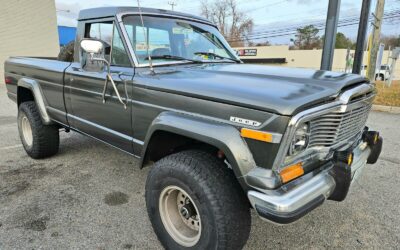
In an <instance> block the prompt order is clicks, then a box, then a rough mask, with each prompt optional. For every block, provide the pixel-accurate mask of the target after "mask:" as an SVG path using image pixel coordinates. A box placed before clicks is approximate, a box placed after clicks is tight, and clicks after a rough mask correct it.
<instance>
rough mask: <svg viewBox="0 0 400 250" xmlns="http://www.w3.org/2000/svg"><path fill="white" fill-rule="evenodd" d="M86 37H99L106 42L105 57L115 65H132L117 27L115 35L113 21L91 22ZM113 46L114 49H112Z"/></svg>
mask: <svg viewBox="0 0 400 250" xmlns="http://www.w3.org/2000/svg"><path fill="white" fill-rule="evenodd" d="M86 28H87V29H86V30H87V32H86V35H85V37H86V38H92V39H98V40H101V41H103V42H104V43H105V59H106V60H107V61H109V62H110V63H111V65H113V66H120V67H130V66H131V64H130V60H129V56H128V53H127V52H126V50H125V47H124V44H123V42H122V38H121V36H120V34H119V31H118V29H117V28H115V31H114V37H112V36H113V22H101V23H91V24H89V25H88V26H86ZM111 46H112V49H111Z"/></svg>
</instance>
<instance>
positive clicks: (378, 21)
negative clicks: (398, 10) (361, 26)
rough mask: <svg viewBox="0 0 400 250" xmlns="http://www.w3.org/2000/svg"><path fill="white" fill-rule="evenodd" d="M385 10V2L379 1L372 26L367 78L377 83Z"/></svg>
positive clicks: (383, 0)
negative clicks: (376, 74) (377, 66)
mask: <svg viewBox="0 0 400 250" xmlns="http://www.w3.org/2000/svg"><path fill="white" fill-rule="evenodd" d="M384 8H385V0H377V2H376V9H375V14H372V15H373V16H374V22H373V23H372V25H373V26H374V28H373V31H372V38H371V47H370V48H369V49H370V52H369V57H370V58H369V60H368V61H369V63H368V67H367V77H368V78H369V80H370V81H372V82H374V81H375V73H376V61H377V56H378V50H379V45H380V44H379V40H380V36H381V26H382V17H383V10H384Z"/></svg>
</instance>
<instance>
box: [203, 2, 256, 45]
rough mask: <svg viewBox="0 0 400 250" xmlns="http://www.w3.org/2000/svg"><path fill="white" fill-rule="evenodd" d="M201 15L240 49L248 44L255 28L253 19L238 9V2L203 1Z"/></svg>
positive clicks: (231, 43)
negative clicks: (249, 36)
mask: <svg viewBox="0 0 400 250" xmlns="http://www.w3.org/2000/svg"><path fill="white" fill-rule="evenodd" d="M201 14H202V15H203V16H204V17H205V18H207V19H208V20H210V21H212V22H213V23H215V24H216V25H217V27H218V29H219V30H220V32H221V33H222V35H223V36H224V37H225V38H226V39H227V40H228V42H229V43H230V45H231V46H233V47H240V46H244V45H245V44H246V42H248V40H249V39H248V35H249V34H250V33H251V31H252V30H253V27H254V23H253V19H251V18H249V17H247V16H246V15H245V14H244V13H243V12H242V11H240V10H239V9H238V7H237V4H236V0H213V1H212V2H208V0H203V1H202V2H201Z"/></svg>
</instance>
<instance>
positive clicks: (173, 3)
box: [168, 1, 177, 10]
mask: <svg viewBox="0 0 400 250" xmlns="http://www.w3.org/2000/svg"><path fill="white" fill-rule="evenodd" d="M168 4H169V5H171V10H174V7H175V5H177V4H176V3H175V2H174V1H171V2H168Z"/></svg>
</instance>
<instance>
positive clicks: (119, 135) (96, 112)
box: [65, 21, 134, 153]
mask: <svg viewBox="0 0 400 250" xmlns="http://www.w3.org/2000/svg"><path fill="white" fill-rule="evenodd" d="M85 29H86V32H85V38H96V39H99V40H102V41H103V42H105V43H106V44H108V45H109V47H108V48H107V47H106V49H105V59H106V60H107V61H109V62H110V63H111V67H110V71H111V76H112V79H113V80H114V82H115V84H116V87H117V91H118V92H119V94H120V96H121V99H122V101H123V102H124V103H125V104H126V107H125V106H124V105H123V104H122V103H121V102H120V100H119V99H118V96H117V93H116V91H115V90H114V88H113V87H112V84H111V83H110V82H109V83H108V88H107V89H106V92H105V93H106V94H105V102H103V88H104V86H105V79H106V77H107V72H106V69H105V70H104V71H102V72H89V71H85V70H84V69H82V67H81V63H80V62H74V63H72V65H71V66H70V67H69V68H68V69H67V70H66V72H65V87H66V88H65V93H66V94H65V97H66V100H65V101H66V105H67V109H68V122H69V123H70V125H71V126H72V127H73V128H74V129H76V130H78V131H80V132H82V133H84V134H87V135H89V136H92V137H95V138H97V139H99V140H102V141H104V142H106V143H108V144H111V145H113V146H115V147H117V148H120V149H122V150H124V151H126V152H129V153H133V144H132V141H133V138H132V109H131V105H130V103H128V100H129V97H130V96H131V94H132V79H133V75H134V71H133V67H132V65H131V63H130V61H129V57H128V54H127V52H126V50H125V48H124V45H123V43H122V40H121V37H120V35H119V33H118V30H117V29H116V28H115V31H114V37H112V34H113V22H112V21H108V22H100V23H88V24H86V25H85ZM78 47H79V46H76V48H78ZM111 47H112V48H111ZM111 51H112V52H111ZM110 52H111V53H110Z"/></svg>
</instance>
